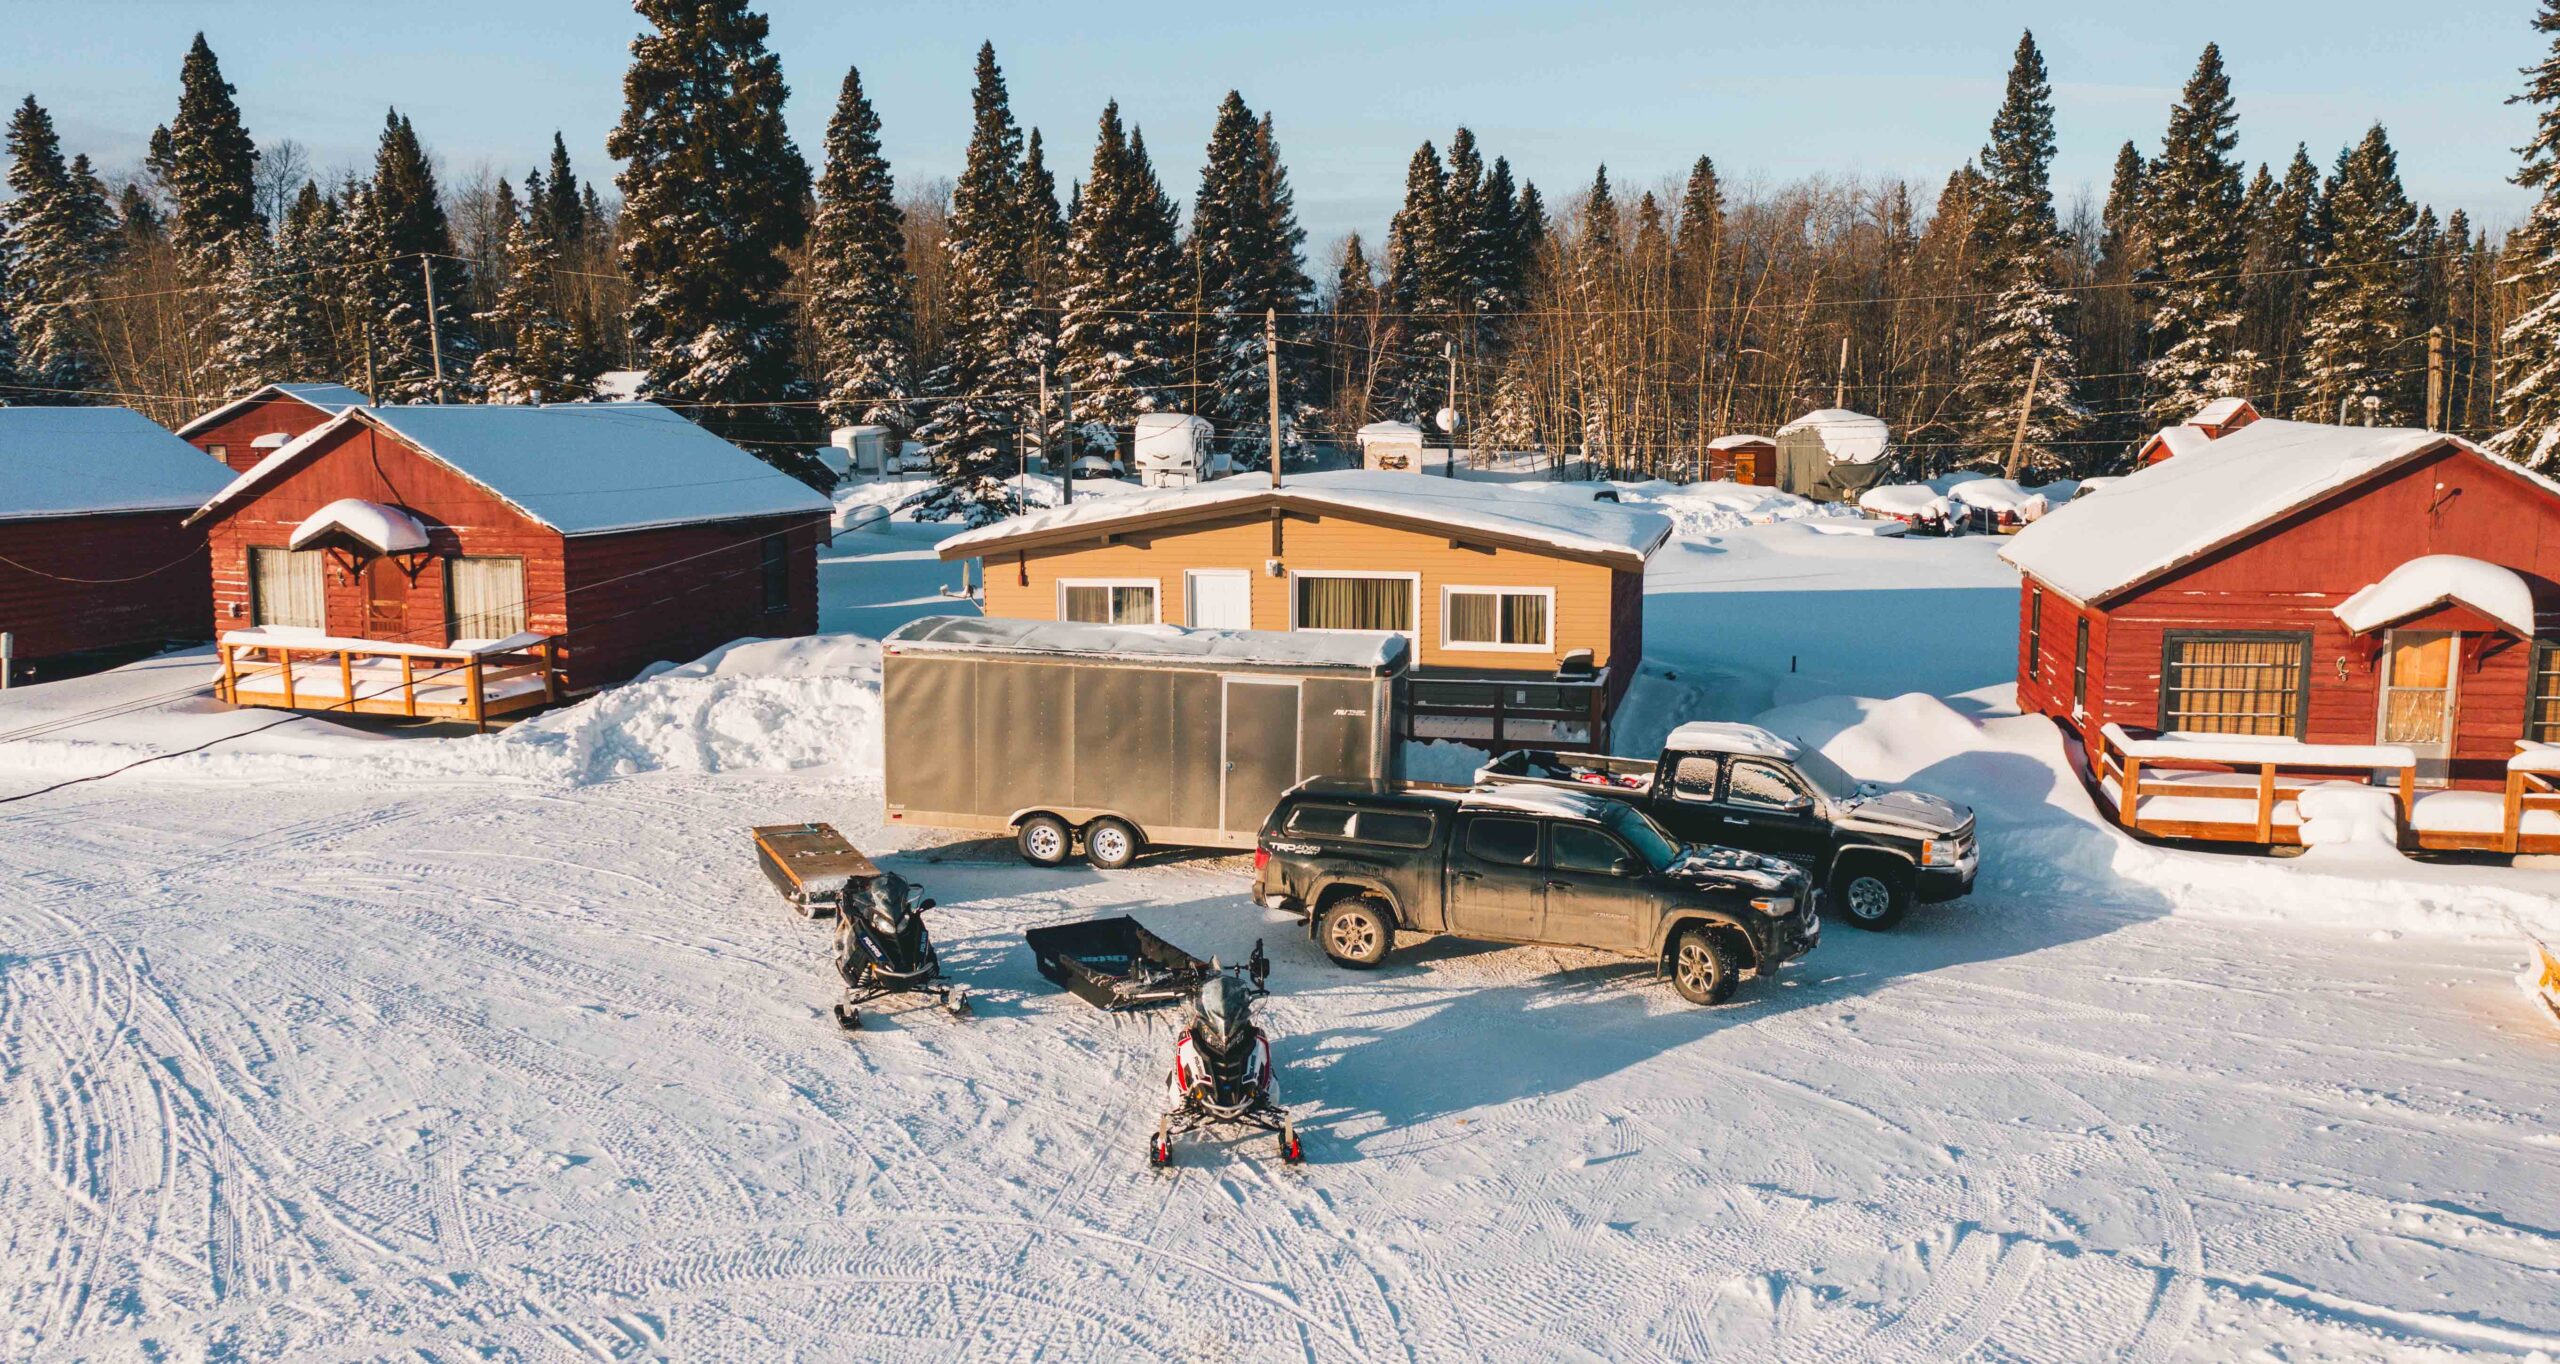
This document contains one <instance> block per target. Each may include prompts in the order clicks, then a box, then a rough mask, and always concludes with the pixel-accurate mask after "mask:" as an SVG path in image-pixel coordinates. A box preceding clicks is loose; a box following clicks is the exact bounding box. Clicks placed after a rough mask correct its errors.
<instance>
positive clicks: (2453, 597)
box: [2330, 554, 2533, 639]
mask: <svg viewBox="0 0 2560 1364" xmlns="http://www.w3.org/2000/svg"><path fill="white" fill-rule="evenodd" d="M2448 603H2458V604H2460V605H2463V606H2468V607H2470V608H2471V609H2472V610H2474V611H2477V612H2479V613H2480V614H2481V615H2484V616H2487V617H2488V618H2489V619H2491V620H2494V621H2496V622H2498V623H2499V624H2500V625H2503V626H2505V627H2507V629H2509V630H2511V631H2513V632H2514V633H2515V634H2516V635H2517V636H2518V637H2520V638H2523V639H2531V638H2533V588H2532V586H2531V585H2529V584H2528V583H2526V582H2525V580H2524V576H2523V575H2522V574H2520V573H2517V572H2516V571H2515V570H2514V569H2512V568H2505V567H2502V566H2500V565H2498V564H2493V563H2488V562H2485V561H2483V560H2479V559H2474V558H2472V557H2471V556H2469V555H2467V554H2426V555H2421V556H2419V557H2417V558H2415V559H2411V560H2410V561H2409V562H2407V563H2405V564H2402V565H2400V566H2399V567H2398V568H2395V569H2393V570H2391V571H2390V572H2389V573H2386V574H2383V575H2382V581H2380V582H2378V583H2373V584H2370V585H2368V586H2366V587H2364V588H2361V589H2359V590H2358V591H2357V592H2356V594H2355V595H2354V596H2352V597H2349V598H2347V599H2346V600H2345V601H2342V602H2340V603H2338V604H2337V605H2336V606H2335V607H2332V608H2331V609H2330V613H2331V614H2332V615H2335V616H2336V617H2337V618H2338V619H2339V620H2340V621H2341V622H2343V623H2344V624H2345V625H2346V627H2347V629H2348V630H2350V631H2352V632H2354V633H2356V634H2359V635H2363V634H2371V633H2372V632H2374V631H2376V630H2379V629H2381V628H2382V627H2384V626H2386V625H2392V624H2396V623H2398V622H2400V621H2404V620H2407V619H2409V618H2410V617H2411V616H2415V615H2418V614H2420V613H2422V612H2427V611H2432V610H2434V609H2436V608H2437V607H2439V606H2443V605H2446V604H2448Z"/></svg>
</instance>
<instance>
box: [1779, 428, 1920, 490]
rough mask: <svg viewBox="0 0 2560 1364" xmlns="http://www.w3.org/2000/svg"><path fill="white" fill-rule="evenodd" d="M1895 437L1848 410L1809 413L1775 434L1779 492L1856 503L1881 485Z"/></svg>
mask: <svg viewBox="0 0 2560 1364" xmlns="http://www.w3.org/2000/svg"><path fill="white" fill-rule="evenodd" d="M1892 453H1893V433H1892V431H1891V430H1890V429H1889V428H1887V427H1886V426H1885V424H1884V421H1883V419H1881V418H1878V417H1870V416H1868V415H1867V414H1866V413H1864V412H1851V411H1849V410H1848V409H1847V408H1840V407H1826V408H1821V409H1818V410H1816V411H1812V412H1807V413H1806V414H1804V415H1803V416H1801V417H1798V418H1796V419H1795V420H1794V421H1791V422H1789V423H1787V424H1786V425H1784V426H1781V427H1779V428H1778V449H1777V461H1778V488H1779V489H1780V491H1783V492H1790V493H1794V494H1795V495H1796V496H1798V497H1810V498H1812V499H1814V500H1815V501H1817V502H1855V501H1857V500H1858V494H1860V493H1863V492H1865V491H1866V490H1867V489H1869V488H1872V487H1874V486H1875V485H1876V484H1878V483H1881V482H1883V481H1884V476H1885V471H1886V468H1887V467H1888V466H1887V464H1886V462H1885V461H1886V457H1887V456H1888V455H1890V454H1892Z"/></svg>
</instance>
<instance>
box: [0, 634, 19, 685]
mask: <svg viewBox="0 0 2560 1364" xmlns="http://www.w3.org/2000/svg"><path fill="white" fill-rule="evenodd" d="M17 662H18V637H17V636H16V635H13V634H11V633H9V632H8V631H6V630H0V691H7V690H8V689H9V670H10V669H11V668H13V667H15V666H17Z"/></svg>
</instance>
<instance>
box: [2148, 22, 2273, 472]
mask: <svg viewBox="0 0 2560 1364" xmlns="http://www.w3.org/2000/svg"><path fill="white" fill-rule="evenodd" d="M2238 126H2239V119H2238V118H2237V117H2236V116H2235V115H2234V114H2233V113H2232V101H2231V78H2230V77H2229V76H2228V75H2226V74H2225V73H2224V72H2223V69H2222V49H2221V48H2220V47H2218V46H2216V45H2214V44H2212V43H2207V44H2205V49H2204V55H2203V56H2202V57H2200V58H2198V59H2197V61H2196V69H2195V74H2194V75H2192V76H2189V77H2188V78H2187V88H2186V90H2185V92H2184V93H2182V94H2181V95H2180V96H2179V98H2178V102H2177V103H2176V104H2175V105H2173V106H2171V108H2170V110H2169V132H2168V135H2167V136H2166V137H2165V138H2163V139H2162V141H2161V144H2160V155H2159V156H2158V157H2156V158H2154V159H2153V160H2152V162H2151V166H2150V169H2149V173H2148V175H2147V177H2146V180H2145V183H2144V187H2143V188H2144V193H2143V198H2142V206H2143V217H2144V220H2145V221H2144V227H2145V229H2146V233H2147V235H2148V238H2149V246H2150V254H2151V264H2152V268H2154V269H2156V270H2158V271H2159V272H2160V273H2161V275H2163V276H2164V277H2165V278H2164V279H2162V280H2161V282H2160V283H2159V284H2158V285H2157V286H2156V289H2155V291H2154V294H2155V302H2154V305H2153V307H2152V310H2151V318H2150V327H2151V354H2152V359H2151V363H2150V365H2149V367H2148V372H2147V373H2146V374H2145V376H2144V377H2145V378H2146V379H2147V380H2148V381H2149V388H2150V392H2151V420H2152V421H2153V422H2154V423H2155V424H2157V425H2161V426H2168V425H2171V424H2174V423H2177V422H2182V421H2185V420H2186V419H2187V418H2188V417H2189V416H2192V415H2193V414H2194V413H2195V410H2196V409H2197V408H2199V407H2202V406H2203V405H2205V404H2206V403H2208V402H2211V401H2212V400H2214V399H2216V398H2222V397H2234V396H2243V395H2244V394H2245V390H2246V388H2247V386H2248V382H2249V375H2250V372H2251V370H2252V368H2253V367H2254V365H2255V363H2256V357H2255V356H2252V355H2249V354H2247V353H2246V352H2244V351H2243V350H2242V349H2241V347H2240V322H2241V313H2240V295H2241V281H2240V278H2239V274H2240V265H2241V260H2242V252H2243V249H2244V245H2245V233H2246V229H2247V219H2246V218H2244V217H2243V216H2242V214H2241V204H2242V200H2243V197H2244V196H2243V189H2242V182H2241V172H2240V163H2239V162H2237V161H2234V160H2233V159H2232V158H2231V149H2232V147H2233V146H2235V145H2236V144H2237V142H2238V137H2237V135H2236V134H2235V133H2234V131H2233V130H2234V129H2235V128H2237V127H2238Z"/></svg>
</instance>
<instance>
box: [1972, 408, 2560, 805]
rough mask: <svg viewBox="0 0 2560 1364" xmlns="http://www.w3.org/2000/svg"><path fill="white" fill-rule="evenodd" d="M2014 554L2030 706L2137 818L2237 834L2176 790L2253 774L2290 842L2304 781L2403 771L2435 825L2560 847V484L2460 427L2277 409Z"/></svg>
mask: <svg viewBox="0 0 2560 1364" xmlns="http://www.w3.org/2000/svg"><path fill="white" fill-rule="evenodd" d="M2002 557H2004V558H2006V559H2007V560H2008V561H2009V562H2010V563H2011V564H2012V565H2014V566H2015V567H2017V568H2018V569H2019V571H2020V573H2021V574H2022V575H2023V579H2024V581H2023V592H2022V594H2021V602H2020V628H2019V641H2020V647H2019V663H2018V704H2019V706H2020V708H2021V709H2023V710H2028V711H2040V712H2042V713H2044V714H2047V715H2051V716H2053V717H2055V718H2056V719H2058V720H2061V721H2062V722H2064V723H2065V724H2067V725H2069V726H2070V727H2071V728H2072V730H2073V731H2074V732H2075V733H2076V734H2077V735H2078V736H2079V737H2080V739H2081V741H2082V743H2083V745H2084V746H2085V748H2086V751H2087V753H2088V754H2089V757H2090V771H2091V774H2092V776H2093V778H2094V779H2095V780H2096V782H2097V784H2098V785H2100V786H2101V788H2102V790H2103V794H2105V795H2106V796H2107V798H2108V799H2109V801H2110V803H2111V806H2112V808H2113V809H2114V810H2115V812H2116V813H2117V814H2118V817H2119V819H2121V820H2125V822H2128V823H2138V824H2139V826H2140V827H2145V828H2149V827H2151V822H2152V821H2151V820H2150V818H2149V813H2150V812H2151V811H2152V810H2153V808H2154V807H2155V805H2156V807H2157V808H2158V809H2159V811H2160V812H2161V817H2162V820H2163V821H2165V823H2167V824H2170V825H2175V826H2178V827H2175V828H2166V829H2159V830H2155V831H2157V832H2167V833H2171V834H2175V835H2177V836H2186V837H2219V836H2226V835H2227V834H2228V831H2223V832H2220V833H2217V832H2216V831H2214V830H2213V829H2212V828H2210V827H2209V826H2211V825H2213V824H2215V823H2216V822H2217V821H2218V819H2219V818H2220V817H2221V816H2222V815H2224V814H2231V815H2239V814H2242V813H2243V812H2241V811H2238V810H2236V809H2234V810H2229V811H2225V810H2224V809H2223V808H2222V807H2218V806H2215V805H2213V804H2211V802H2212V801H2213V800H2216V799H2221V798H2224V797H2223V796H2221V795H2220V794H2218V793H2215V792H2210V791H2205V790H2201V789H2196V790H2195V791H2194V796H2195V798H2192V799H2191V798H2188V795H2187V792H2188V791H2189V790H2190V789H2191V788H2186V787H2178V786H2177V785H2176V783H2178V782H2187V783H2193V784H2195V785H2196V787H2200V788H2213V787H2217V786H2218V787H2219V788H2220V789H2221V790H2222V791H2228V790H2229V789H2231V788H2232V787H2233V786H2234V785H2235V783H2233V782H2231V781H2229V780H2218V779H2219V778H2227V777H2229V776H2231V775H2233V774H2234V771H2236V772H2237V773H2238V774H2239V775H2243V776H2249V777H2252V778H2253V783H2252V784H2253V785H2255V786H2257V787H2263V788H2266V790H2265V795H2266V797H2267V798H2266V799H2265V800H2263V801H2261V802H2259V803H2260V804H2261V805H2264V806H2267V807H2269V808H2267V809H2265V810H2260V811H2253V812H2246V817H2245V818H2241V819H2239V820H2238V822H2239V823H2241V824H2243V825H2244V826H2248V827H2249V830H2250V832H2251V833H2252V834H2254V835H2265V836H2260V837H2252V838H2250V839H2247V840H2244V841H2258V842H2277V843H2281V842H2288V841H2292V839H2291V837H2290V834H2291V833H2292V830H2291V829H2290V827H2289V826H2291V825H2293V824H2295V823H2298V818H2297V817H2296V816H2295V815H2293V814H2292V813H2291V812H2290V810H2289V807H2288V804H2287V801H2286V799H2285V797H2286V794H2287V793H2288V792H2291V791H2293V790H2295V789H2297V788H2298V787H2300V786H2301V785H2304V784H2308V783H2309V782H2310V781H2312V780H2314V779H2315V778H2317V777H2321V776H2325V777H2327V778H2331V779H2336V778H2341V777H2343V778H2346V779H2352V780H2370V779H2372V778H2373V776H2374V775H2375V774H2376V773H2377V772H2380V773H2381V774H2382V775H2383V777H2384V779H2385V781H2386V783H2387V784H2390V785H2394V786H2396V787H2398V788H2400V790H2399V795H2400V801H2401V806H2402V813H2403V818H2404V821H2405V822H2406V825H2407V837H2408V839H2409V841H2411V842H2414V843H2417V844H2419V845H2421V846H2429V847H2440V846H2441V847H2460V846H2472V847H2487V848H2496V849H2499V850H2503V851H2517V850H2519V847H2520V845H2519V842H2518V840H2519V839H2521V840H2522V842H2523V844H2531V843H2532V842H2534V841H2535V839H2536V838H2537V837H2538V836H2547V838H2548V840H2549V842H2550V843H2551V845H2552V846H2553V847H2554V848H2560V795H2554V794H2553V793H2552V791H2551V783H2550V782H2549V781H2548V780H2547V779H2546V778H2545V776H2544V775H2542V774H2541V772H2540V771H2539V769H2541V768H2543V767H2546V766H2554V767H2560V763H2555V762H2553V761H2552V760H2551V758H2552V750H2547V749H2543V748H2541V747H2539V746H2540V745H2545V744H2550V743H2553V742H2555V741H2560V664H2555V655H2554V647H2553V643H2552V641H2553V640H2554V639H2555V638H2560V586H2555V583H2560V484H2554V483H2552V482H2551V481H2549V480H2547V479H2544V478H2541V477H2539V476H2537V475H2534V474H2532V473H2530V472H2528V471H2526V470H2524V469H2522V468H2520V467H2519V466H2517V465H2515V464H2512V463H2509V462H2507V461H2505V460H2503V459H2499V458H2497V457H2496V456H2493V455H2490V454H2488V453H2487V452H2485V451H2483V450H2481V449H2480V448H2478V447H2476V446H2474V445H2472V444H2470V443H2469V442H2467V441H2463V440H2460V439H2458V438H2455V437H2452V436H2446V435H2441V434H2437V433H2433V432H2427V431H2417V430H2397V429H2373V428H2359V427H2340V426H2324V425H2314V424H2308V423H2301V422H2287V421H2273V420H2259V421H2255V422H2252V423H2250V424H2248V425H2247V426H2246V427H2245V429H2240V430H2235V431H2232V432H2230V433H2229V434H2227V435H2224V436H2222V437H2221V438H2219V439H2217V440H2215V441H2213V442H2212V443H2211V445H2210V446H2209V447H2208V448H2206V449H2202V450H2198V451H2195V452H2192V453H2189V454H2185V455H2181V456H2179V457H2177V458H2174V459H2169V460H2165V461H2163V462H2161V463H2158V464H2155V465H2153V466H2151V467H2148V468H2145V469H2143V470H2142V471H2141V472H2139V473H2136V474H2134V475H2132V476H2130V477H2128V478H2126V479H2124V480H2122V481H2121V482H2119V483H2116V484H2114V485H2112V486H2110V487H2108V488H2106V489H2104V490H2102V491H2099V492H2097V493H2094V494H2091V495H2090V496H2088V497H2086V498H2082V499H2080V500H2078V501H2075V502H2073V503H2071V504H2070V505H2068V506H2065V507H2062V508H2060V509H2057V510H2056V511H2055V512H2054V513H2053V514H2052V515H2050V516H2048V517H2046V518H2045V519H2044V520H2042V521H2040V522H2038V523H2036V524H2035V525H2033V526H2030V527H2028V528H2027V529H2026V530H2024V531H2022V532H2020V534H2019V536H2018V538H2017V539H2016V540H2015V541H2014V542H2013V543H2012V544H2011V545H2010V546H2009V547H2008V549H2007V550H2005V551H2004V552H2003V555H2002ZM2244 740H2245V741H2261V740H2271V741H2274V742H2273V743H2272V744H2267V743H2259V744H2257V745H2256V747H2254V748H2252V747H2251V744H2250V743H2249V742H2242V741H2244ZM2288 745H2290V746H2288ZM2244 749H2245V750H2249V751H2250V752H2252V753H2254V754H2256V755H2257V758H2248V757H2244V758H2242V759H2240V760H2238V761H2237V762H2235V761H2234V760H2233V757H2232V755H2233V754H2235V753H2239V752H2241V751H2242V750H2244ZM2217 754H2219V755H2220V756H2219V757H2216V756H2214V755H2217ZM2258 758H2264V759H2265V761H2264V762H2259V761H2258V760H2257V759H2258ZM2332 759H2334V761H2331V760H2332ZM2146 762H2149V763H2153V764H2156V765H2155V766H2153V767H2152V768H2151V769H2150V770H2151V777H2152V781H2150V782H2146V781H2145V779H2144V777H2143V776H2142V769H2143V765H2144V764H2145V763H2146ZM2217 767H2218V768H2222V769H2226V770H2225V771H2223V772H2220V773H2217V772H2215V771H2213V770H2212V769H2214V768H2217ZM2392 769H2401V770H2398V771H2394V770H2392ZM2109 782H2114V783H2115V784H2114V785H2113V786H2109V785H2108V783H2109ZM2155 783H2156V785H2155ZM2437 792H2442V793H2444V794H2441V795H2439V794H2435V793H2437ZM2155 796H2156V797H2160V798H2161V799H2160V800H2158V801H2156V802H2155V801H2154V799H2153V798H2154V797H2155ZM2455 797H2459V798H2455ZM2199 801H2202V802H2204V803H2201V804H2200V803H2199ZM2173 815H2174V817H2172V816H2173ZM2128 816H2134V817H2137V818H2132V819H2129V818H2127V817H2128ZM2196 826H2208V827H2202V828H2199V827H2196ZM2537 831H2539V834H2537ZM2473 835H2476V836H2477V837H2469V836H2473ZM2501 844H2503V845H2505V846H2503V847H2501V846H2500V845H2501ZM2522 850H2527V851H2531V850H2536V849H2535V848H2533V847H2530V846H2525V847H2522Z"/></svg>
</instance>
